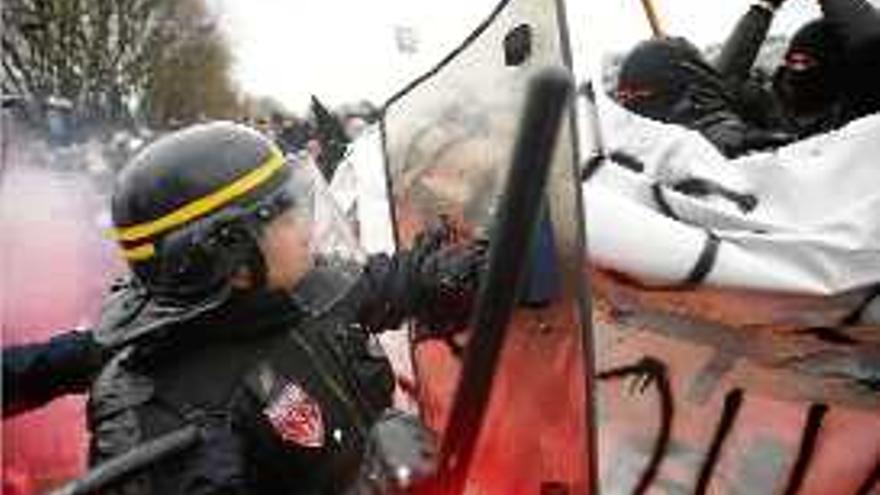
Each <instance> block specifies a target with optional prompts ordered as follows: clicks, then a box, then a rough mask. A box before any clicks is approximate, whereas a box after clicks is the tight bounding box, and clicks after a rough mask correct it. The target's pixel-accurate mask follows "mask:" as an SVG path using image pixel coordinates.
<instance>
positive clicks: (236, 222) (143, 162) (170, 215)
mask: <svg viewBox="0 0 880 495" xmlns="http://www.w3.org/2000/svg"><path fill="white" fill-rule="evenodd" d="M290 176H291V169H290V166H288V164H287V163H286V162H285V159H284V156H283V155H282V154H281V152H280V151H279V150H278V149H277V148H276V147H275V146H274V145H273V144H272V143H271V141H269V140H268V139H266V138H265V137H263V136H262V135H261V134H259V133H258V132H256V131H254V130H251V129H249V128H247V127H245V126H241V125H237V124H233V123H229V122H215V123H210V124H202V125H195V126H192V127H189V128H186V129H184V130H181V131H178V132H175V133H172V134H169V135H167V136H165V137H163V138H161V139H159V140H158V141H156V142H154V143H153V144H151V145H149V146H147V147H146V148H145V149H144V150H143V151H142V152H141V153H139V154H138V155H137V156H136V157H135V158H134V159H133V160H132V161H131V163H130V164H129V165H128V166H127V167H125V169H123V170H122V172H121V173H120V176H119V177H118V181H117V184H116V188H115V191H114V194H113V201H112V213H113V224H114V226H115V234H116V238H117V240H118V241H119V243H120V245H121V247H122V252H123V255H124V257H125V258H126V259H127V260H128V262H129V264H130V266H131V268H132V271H133V272H134V274H135V276H136V278H137V279H138V280H139V281H140V282H141V283H142V284H143V285H144V287H145V288H146V289H147V290H148V291H149V292H150V293H151V294H152V295H153V296H156V297H160V298H168V299H174V300H176V301H178V302H179V303H187V302H194V301H199V300H204V299H205V298H207V297H210V296H213V295H216V294H217V293H218V291H222V290H223V289H224V287H225V284H226V283H227V280H228V278H229V277H230V276H231V275H232V273H233V272H234V271H235V270H237V269H238V268H239V267H242V266H246V267H248V268H249V269H250V270H251V272H252V273H253V274H254V275H255V276H256V277H257V278H258V280H259V279H260V278H261V277H262V276H264V274H265V270H264V268H263V266H262V256H260V253H259V248H258V246H257V242H256V241H257V238H258V236H259V231H260V228H261V225H263V224H264V223H265V222H266V221H267V220H270V219H271V218H272V217H274V216H275V215H276V214H277V213H278V212H280V211H283V210H284V209H286V208H288V207H289V206H291V204H292V202H293V200H294V198H292V197H290V195H289V194H288V190H287V188H286V187H285V186H286V184H287V183H288V181H289V180H290Z"/></svg>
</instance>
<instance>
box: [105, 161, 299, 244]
mask: <svg viewBox="0 0 880 495" xmlns="http://www.w3.org/2000/svg"><path fill="white" fill-rule="evenodd" d="M283 167H284V156H283V155H282V154H281V152H280V151H279V150H277V149H274V148H273V149H272V151H271V154H270V155H269V158H268V159H267V160H266V161H265V162H263V163H262V164H261V165H260V166H259V167H257V168H255V169H254V170H251V171H250V172H248V173H247V174H246V175H243V176H242V177H240V178H238V179H236V180H235V181H234V182H232V183H230V184H227V185H226V186H223V187H222V188H221V189H218V190H217V191H214V192H212V193H210V194H208V195H206V196H203V197H201V198H199V199H196V200H195V201H192V202H191V203H188V204H186V205H183V206H181V207H180V208H178V209H176V210H174V211H172V212H171V213H168V214H166V215H165V216H162V217H160V218H157V219H155V220H151V221H148V222H144V223H141V224H137V225H132V226H129V227H121V228H117V229H116V231H115V237H116V239H117V240H118V241H122V242H131V241H137V240H139V239H144V238H147V237H152V236H154V235H156V234H160V233H162V232H165V231H167V230H169V229H173V228H174V227H177V226H180V225H182V224H185V223H187V222H189V221H191V220H194V219H196V218H199V217H202V216H205V215H207V214H208V213H211V212H212V211H214V210H216V209H217V208H220V207H221V206H223V205H225V204H227V203H229V202H230V201H232V200H234V199H235V198H238V197H239V196H242V195H243V194H246V193H247V192H249V191H251V190H253V189H254V188H256V187H257V186H259V185H260V184H263V183H264V182H266V181H267V180H269V178H270V177H272V176H273V175H274V174H275V172H277V171H278V170H281V169H282V168H283ZM141 247H143V246H141ZM139 249H140V247H139V248H134V249H131V250H130V251H138V250H139ZM125 252H127V251H125ZM125 252H124V253H123V254H125ZM141 254H142V253H140V252H138V255H141ZM149 256H152V253H151V254H150V255H149ZM149 256H147V257H149ZM126 258H128V259H133V258H129V257H128V256H126ZM140 259H143V258H140Z"/></svg>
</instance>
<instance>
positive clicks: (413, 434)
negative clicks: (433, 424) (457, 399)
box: [349, 409, 438, 495]
mask: <svg viewBox="0 0 880 495" xmlns="http://www.w3.org/2000/svg"><path fill="white" fill-rule="evenodd" d="M437 459H438V449H437V441H436V438H435V435H434V433H433V432H432V431H431V430H429V429H427V428H426V427H425V426H424V425H422V423H421V421H419V419H418V418H417V417H416V416H413V415H411V414H406V413H403V412H401V411H397V410H394V409H388V410H386V411H385V413H384V414H383V415H382V417H380V418H379V420H378V421H377V422H376V423H375V424H374V425H373V427H372V428H371V429H370V433H369V437H368V439H367V447H366V451H365V452H364V460H363V462H362V464H361V474H360V476H359V478H358V480H357V481H356V483H355V486H353V487H352V490H351V491H350V492H349V494H350V495H355V494H356V495H366V494H403V493H409V492H410V491H412V490H415V489H418V488H419V487H420V486H423V485H424V483H425V482H427V480H428V479H429V478H430V477H431V476H433V475H434V473H435V472H436V470H437Z"/></svg>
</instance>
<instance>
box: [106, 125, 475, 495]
mask: <svg viewBox="0 0 880 495" xmlns="http://www.w3.org/2000/svg"><path fill="white" fill-rule="evenodd" d="M112 213H113V221H114V225H115V234H116V237H117V239H118V241H119V243H120V246H121V248H122V252H123V255H124V256H125V258H126V259H127V260H128V262H129V264H130V267H131V271H132V273H133V279H132V281H131V283H130V284H128V285H127V286H125V287H123V288H122V289H120V290H119V291H117V293H116V294H115V295H114V297H113V298H112V299H111V302H110V304H109V305H108V307H107V309H106V310H105V312H104V314H103V317H102V320H101V322H100V324H99V325H98V328H97V329H96V330H95V338H96V340H97V341H98V342H99V343H100V344H101V345H102V346H104V347H106V348H112V349H115V350H117V351H116V352H115V353H114V355H113V357H112V358H111V359H110V360H109V362H108V364H107V365H106V366H105V367H104V368H103V370H102V371H101V373H100V374H99V375H98V377H97V378H96V379H95V381H94V384H93V386H92V388H91V393H90V399H89V409H88V412H89V427H90V430H91V432H92V441H91V452H90V460H91V463H92V464H101V463H102V462H104V461H107V460H109V459H112V458H114V457H116V456H119V455H121V454H124V453H126V452H129V451H131V449H135V448H137V447H138V445H140V444H142V443H143V442H146V441H148V440H150V439H152V438H156V437H159V436H162V435H165V434H167V433H168V432H173V431H175V430H177V429H180V428H181V427H185V426H192V425H194V426H195V427H196V428H197V429H198V431H199V432H200V435H199V438H200V441H199V442H198V443H197V444H196V445H195V446H194V447H192V448H191V449H189V450H187V451H185V452H182V453H180V454H179V455H174V456H170V457H168V458H165V459H163V460H161V461H159V462H157V463H155V464H154V465H152V466H150V467H149V468H148V469H146V471H143V472H141V473H140V474H138V475H137V476H134V477H129V478H128V479H126V480H125V481H124V482H123V483H121V484H119V485H117V487H116V490H118V493H165V494H169V495H170V494H174V493H187V494H191V493H197V494H203V493H206V494H207V493H210V494H214V493H344V492H352V493H386V492H388V491H391V490H396V489H400V488H402V487H406V486H408V485H410V484H412V483H414V482H417V481H418V480H419V479H420V478H423V477H425V476H426V475H427V473H429V472H430V471H431V469H432V462H433V453H434V447H433V445H432V439H431V435H430V433H429V432H427V430H425V429H424V428H423V427H422V426H421V425H420V424H419V423H418V421H417V420H416V419H415V418H413V417H411V416H408V415H405V414H402V413H399V412H396V411H394V410H393V409H391V408H390V406H391V393H392V390H393V384H394V381H393V377H392V372H391V368H390V365H389V362H388V360H387V359H386V357H385V355H384V353H383V352H382V349H381V347H380V346H379V345H378V344H377V342H376V341H375V338H374V335H373V334H374V333H375V332H378V331H381V330H383V329H387V328H394V327H396V326H398V325H399V324H400V323H401V321H402V319H404V318H407V317H417V318H420V319H421V320H422V321H424V322H425V323H426V324H428V325H429V326H430V327H431V328H433V329H435V330H437V331H438V332H445V331H448V330H450V329H455V328H458V327H459V326H461V325H462V323H463V322H464V321H465V319H466V318H467V314H468V312H469V308H470V302H471V299H472V298H473V295H474V294H475V292H476V288H477V284H478V278H479V272H480V267H481V265H482V262H483V261H482V260H483V256H484V255H483V253H484V249H482V248H481V247H479V246H477V245H469V246H454V245H447V244H446V243H445V242H444V239H443V237H444V236H443V235H442V234H428V235H423V236H421V238H420V240H419V241H417V242H416V245H415V246H414V247H413V249H411V250H409V251H404V252H402V253H400V254H398V255H395V256H393V257H389V256H385V255H378V256H373V257H369V258H367V257H364V256H363V255H362V254H360V252H359V251H358V250H357V249H356V248H355V246H354V244H353V243H352V238H351V236H350V234H349V233H348V232H347V231H346V230H345V229H344V228H342V227H343V224H341V223H340V222H339V218H338V216H337V215H336V214H335V211H334V209H333V205H332V201H330V200H328V197H327V195H326V191H325V190H324V188H323V182H322V179H321V177H320V174H319V173H318V172H317V171H316V169H315V168H314V167H313V166H312V165H311V164H310V163H307V162H301V163H289V162H288V161H287V160H285V158H284V157H283V156H282V154H281V153H280V152H279V150H278V149H277V148H276V147H275V146H274V145H273V144H272V143H271V142H270V141H269V140H268V139H266V138H265V137H263V136H261V135H260V134H259V133H257V132H255V131H252V130H249V129H248V128H246V127H244V126H240V125H236V124H232V123H226V122H216V123H210V124H202V125H197V126H193V127H190V128H187V129H184V130H182V131H179V132H176V133H173V134H171V135H168V136H166V137H163V138H162V139H160V140H158V141H156V142H155V143H153V144H151V145H150V146H148V147H146V148H145V149H144V150H143V151H142V152H141V153H140V154H139V155H138V156H136V157H135V158H134V159H133V160H132V162H131V163H130V164H129V165H128V166H127V167H126V168H125V169H123V171H122V172H121V174H120V176H119V178H118V182H117V186H116V189H115V192H114V196H113V202H112Z"/></svg>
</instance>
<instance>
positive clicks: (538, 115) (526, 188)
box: [438, 68, 572, 495]
mask: <svg viewBox="0 0 880 495" xmlns="http://www.w3.org/2000/svg"><path fill="white" fill-rule="evenodd" d="M571 86H572V83H571V75H570V74H569V73H568V72H567V71H565V70H562V69H557V68H548V69H545V70H543V71H541V72H540V73H538V75H537V76H535V78H534V79H533V80H532V81H531V83H530V85H529V91H528V95H527V96H526V103H525V111H524V113H523V116H522V119H521V120H520V125H519V130H518V134H517V139H516V142H515V147H514V151H513V163H512V164H511V169H510V172H509V174H508V177H507V183H506V184H505V189H504V194H503V196H502V199H501V202H500V203H499V208H498V213H497V217H496V219H495V225H494V230H493V232H492V236H491V246H490V252H489V266H488V269H487V273H486V278H485V280H484V283H483V285H482V287H481V290H480V295H479V298H478V301H477V308H476V311H475V313H474V318H473V320H472V324H471V328H472V329H473V335H472V336H471V340H470V342H469V343H468V347H467V350H466V352H465V357H464V363H463V365H462V370H461V374H460V377H459V381H458V386H457V388H456V391H455V397H454V400H453V404H452V410H451V412H450V416H449V421H448V423H447V426H446V432H448V434H446V435H444V438H443V444H442V446H441V449H440V471H439V473H438V482H439V483H440V484H441V486H442V488H443V490H442V492H441V493H443V494H444V495H457V494H460V493H462V492H463V491H464V488H465V484H466V481H467V476H468V468H469V467H470V463H471V460H472V458H473V454H474V448H475V446H476V443H477V440H478V438H479V436H480V430H481V429H482V424H483V419H484V416H485V412H486V408H487V407H488V404H489V396H490V392H491V390H492V380H493V378H494V376H495V371H496V369H497V367H498V366H497V365H498V361H499V357H500V355H501V349H502V347H503V346H504V342H505V336H506V334H507V327H508V323H509V322H510V317H511V313H512V312H513V309H514V305H515V303H516V299H517V296H518V295H519V290H518V289H519V287H520V285H521V283H522V282H523V274H524V273H525V268H526V267H525V264H526V263H524V262H523V260H526V259H528V257H527V253H528V250H529V247H530V246H531V241H532V238H533V237H534V232H535V230H536V229H535V227H536V226H537V224H538V220H539V219H540V216H541V215H540V214H541V211H542V208H543V203H544V185H545V184H546V182H547V177H548V175H549V171H550V165H551V163H552V157H553V151H554V149H555V148H556V138H557V136H558V134H559V128H560V125H561V123H562V118H563V116H564V115H565V109H566V105H567V104H568V101H569V95H570V93H571V89H572V88H571Z"/></svg>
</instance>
